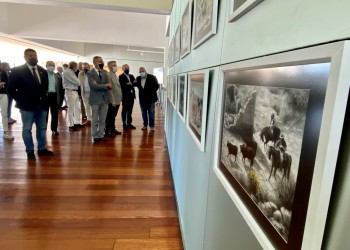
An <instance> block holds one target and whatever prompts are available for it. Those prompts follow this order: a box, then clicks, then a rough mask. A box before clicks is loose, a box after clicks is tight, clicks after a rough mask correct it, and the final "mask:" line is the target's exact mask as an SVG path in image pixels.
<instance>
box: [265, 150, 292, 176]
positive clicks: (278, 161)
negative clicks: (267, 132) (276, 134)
mask: <svg viewBox="0 0 350 250" xmlns="http://www.w3.org/2000/svg"><path fill="white" fill-rule="evenodd" d="M268 156H269V160H271V171H270V176H269V180H270V178H271V175H272V172H273V171H274V174H273V176H274V177H275V179H276V172H277V170H278V169H281V170H282V171H283V176H282V180H283V179H285V180H287V181H288V180H289V176H290V169H291V166H292V157H291V156H290V155H289V154H287V153H284V154H283V156H282V157H281V151H279V150H277V149H275V148H274V147H272V146H270V147H269V149H268Z"/></svg>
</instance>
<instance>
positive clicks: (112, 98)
mask: <svg viewBox="0 0 350 250" xmlns="http://www.w3.org/2000/svg"><path fill="white" fill-rule="evenodd" d="M107 76H108V78H109V80H110V81H109V82H111V83H112V89H111V90H109V92H108V97H109V103H111V104H113V103H115V105H120V102H121V101H122V99H123V93H122V88H121V86H120V83H119V80H118V77H117V76H116V75H115V73H113V72H112V71H109V72H108V73H107Z"/></svg>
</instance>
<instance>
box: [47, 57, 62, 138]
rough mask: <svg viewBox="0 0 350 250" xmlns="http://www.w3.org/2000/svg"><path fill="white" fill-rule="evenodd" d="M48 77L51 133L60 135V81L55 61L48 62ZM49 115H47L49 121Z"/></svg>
mask: <svg viewBox="0 0 350 250" xmlns="http://www.w3.org/2000/svg"><path fill="white" fill-rule="evenodd" d="M46 69H47V76H48V78H49V91H48V102H49V110H50V114H51V131H52V135H56V136H57V135H59V133H58V131H57V127H58V107H59V103H60V94H59V91H60V90H59V79H58V76H57V74H55V63H54V62H53V61H47V62H46ZM48 118H49V114H47V121H48Z"/></svg>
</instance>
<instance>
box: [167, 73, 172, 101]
mask: <svg viewBox="0 0 350 250" xmlns="http://www.w3.org/2000/svg"><path fill="white" fill-rule="evenodd" d="M166 88H167V97H168V99H169V101H170V102H171V100H172V96H171V95H172V93H171V89H172V86H171V76H169V75H168V82H167V86H166Z"/></svg>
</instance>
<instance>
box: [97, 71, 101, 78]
mask: <svg viewBox="0 0 350 250" xmlns="http://www.w3.org/2000/svg"><path fill="white" fill-rule="evenodd" d="M98 77H99V78H100V79H101V70H99V71H98Z"/></svg>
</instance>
